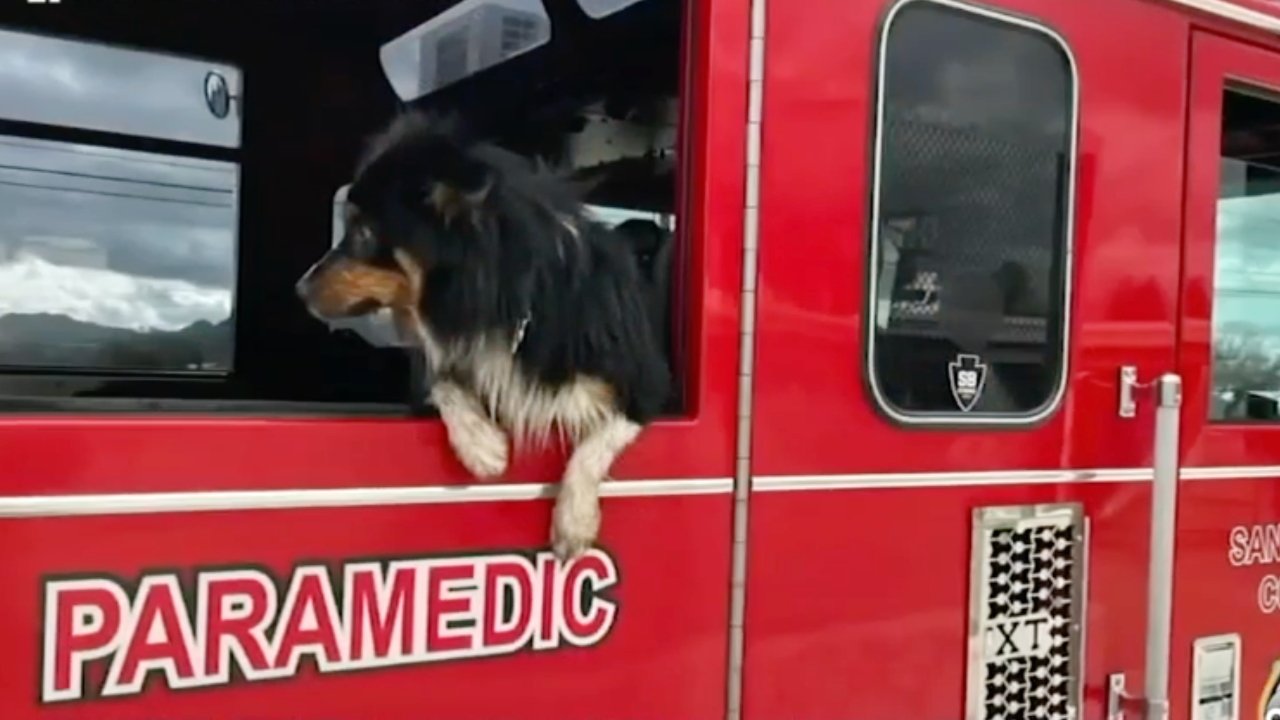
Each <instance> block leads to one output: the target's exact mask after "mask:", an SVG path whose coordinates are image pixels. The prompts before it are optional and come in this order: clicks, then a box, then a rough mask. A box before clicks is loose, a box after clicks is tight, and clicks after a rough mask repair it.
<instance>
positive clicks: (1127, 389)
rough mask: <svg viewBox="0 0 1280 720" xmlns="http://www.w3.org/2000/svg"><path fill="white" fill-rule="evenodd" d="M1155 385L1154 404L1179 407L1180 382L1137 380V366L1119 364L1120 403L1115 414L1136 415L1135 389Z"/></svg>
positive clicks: (1123, 416) (1121, 415) (1180, 396)
mask: <svg viewBox="0 0 1280 720" xmlns="http://www.w3.org/2000/svg"><path fill="white" fill-rule="evenodd" d="M1150 387H1155V388H1156V390H1157V392H1158V394H1157V396H1156V404H1158V405H1159V406H1160V407H1179V406H1181V405H1182V384H1181V383H1173V382H1164V383H1162V382H1160V381H1159V380H1157V381H1156V382H1138V368H1137V367H1135V366H1133V365H1121V366H1120V403H1119V405H1118V407H1117V408H1116V414H1117V415H1119V416H1120V417H1122V418H1132V417H1136V416H1137V414H1138V399H1137V396H1136V391H1137V390H1139V389H1144V390H1145V389H1147V388H1150Z"/></svg>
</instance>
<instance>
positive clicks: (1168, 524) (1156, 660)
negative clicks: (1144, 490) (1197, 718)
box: [1143, 373, 1182, 720]
mask: <svg viewBox="0 0 1280 720" xmlns="http://www.w3.org/2000/svg"><path fill="white" fill-rule="evenodd" d="M1156 390H1157V398H1158V400H1157V405H1156V427H1155V447H1154V449H1153V452H1152V454H1153V456H1154V459H1155V480H1154V481H1153V482H1152V485H1151V535H1150V538H1151V539H1150V547H1149V558H1150V559H1149V567H1148V571H1147V636H1146V649H1147V655H1146V675H1145V682H1144V684H1143V692H1144V693H1145V695H1146V699H1147V701H1146V717H1147V720H1163V719H1164V718H1168V717H1169V661H1170V658H1169V645H1170V642H1171V638H1172V634H1173V551H1174V544H1175V542H1176V537H1177V532H1178V479H1179V478H1178V450H1179V445H1178V436H1179V431H1180V430H1181V423H1182V378H1180V377H1178V376H1177V375H1175V374H1173V373H1165V374H1164V375H1161V376H1160V379H1159V380H1158V381H1157V382H1156Z"/></svg>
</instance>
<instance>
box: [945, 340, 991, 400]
mask: <svg viewBox="0 0 1280 720" xmlns="http://www.w3.org/2000/svg"><path fill="white" fill-rule="evenodd" d="M947 377H948V379H949V380H950V381H951V396H952V397H953V398H955V400H956V405H957V406H959V408H960V411H961V412H969V411H970V410H972V409H973V406H974V405H977V404H978V400H980V399H981V398H982V389H983V388H984V387H985V386H986V384H987V366H986V365H985V364H984V363H983V362H982V358H981V357H980V356H978V355H967V354H964V353H961V354H959V355H956V359H955V360H952V361H951V362H949V363H947Z"/></svg>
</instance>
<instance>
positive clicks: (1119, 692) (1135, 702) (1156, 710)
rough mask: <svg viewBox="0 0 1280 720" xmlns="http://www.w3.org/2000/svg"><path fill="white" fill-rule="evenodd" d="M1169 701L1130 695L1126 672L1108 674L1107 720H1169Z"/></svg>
mask: <svg viewBox="0 0 1280 720" xmlns="http://www.w3.org/2000/svg"><path fill="white" fill-rule="evenodd" d="M1168 718H1169V703H1167V702H1164V701H1158V702H1157V701H1152V700H1148V699H1147V698H1144V697H1139V696H1136V695H1130V694H1129V692H1128V690H1127V689H1126V688H1125V680H1124V673H1113V674H1111V675H1108V676H1107V720H1168Z"/></svg>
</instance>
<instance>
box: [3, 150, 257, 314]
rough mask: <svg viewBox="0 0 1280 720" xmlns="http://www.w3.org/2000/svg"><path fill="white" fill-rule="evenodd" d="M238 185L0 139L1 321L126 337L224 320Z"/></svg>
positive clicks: (201, 171)
mask: <svg viewBox="0 0 1280 720" xmlns="http://www.w3.org/2000/svg"><path fill="white" fill-rule="evenodd" d="M236 180H237V171H236V167H235V165H233V164H231V163H225V162H213V161H204V160H198V159H192V158H171V157H167V156H162V155H154V154H149V153H140V152H132V151H124V150H115V149H111V148H103V147H92V146H83V145H73V144H68V143H56V142H47V141H39V140H31V139H26V138H8V137H0V207H3V208H4V210H5V211H4V213H0V262H3V263H4V264H0V283H3V285H0V312H7V313H55V314H64V315H68V316H70V317H73V318H76V319H79V320H83V321H86V322H93V323H97V324H102V325H109V326H112V327H121V328H132V329H152V328H155V329H175V328H180V327H184V326H186V325H188V324H190V323H191V322H193V321H195V320H210V321H213V322H218V321H221V320H225V319H226V318H227V317H229V315H230V312H231V298H232V295H233V293H234V289H235V271H236V268H235V262H236V230H237V221H238V220H237V209H236ZM42 283H45V284H48V287H43V288H42V287H41V284H42Z"/></svg>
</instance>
